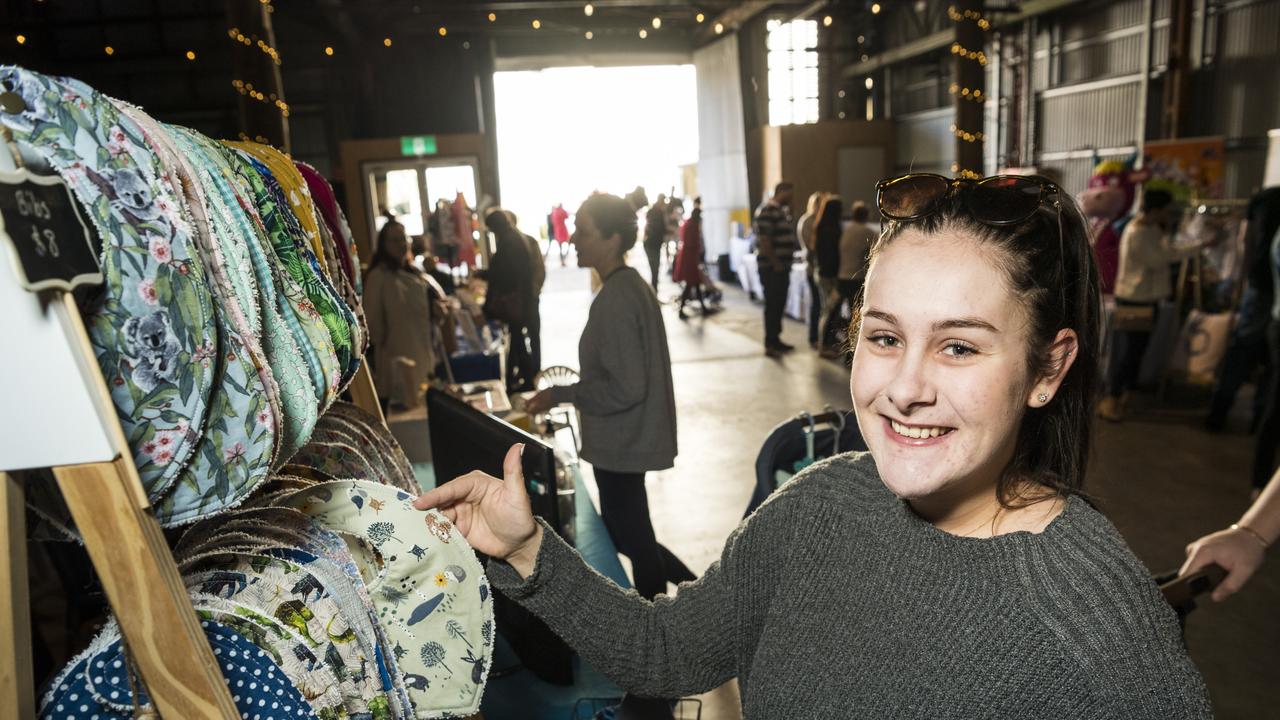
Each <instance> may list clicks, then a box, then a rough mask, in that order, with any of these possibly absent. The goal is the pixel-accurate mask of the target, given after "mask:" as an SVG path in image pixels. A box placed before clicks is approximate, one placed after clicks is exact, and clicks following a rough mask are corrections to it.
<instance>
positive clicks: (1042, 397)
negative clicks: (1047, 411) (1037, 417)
mask: <svg viewBox="0 0 1280 720" xmlns="http://www.w3.org/2000/svg"><path fill="white" fill-rule="evenodd" d="M1036 399H1037V400H1039V401H1040V402H1042V403H1047V402H1049V395H1048V393H1040V397H1038V398H1036Z"/></svg>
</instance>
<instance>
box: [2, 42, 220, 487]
mask: <svg viewBox="0 0 1280 720" xmlns="http://www.w3.org/2000/svg"><path fill="white" fill-rule="evenodd" d="M0 84H3V86H4V88H5V89H6V90H8V91H10V92H14V93H16V94H18V95H19V96H21V97H22V99H23V100H24V102H25V103H26V106H27V109H26V110H24V111H23V112H20V113H4V112H0V123H3V124H4V126H5V127H6V128H8V130H9V131H10V132H11V133H12V134H13V136H14V138H15V139H16V140H17V141H18V142H19V143H20V144H21V145H22V146H24V147H26V148H28V149H33V150H34V151H35V153H37V154H38V155H39V156H40V157H42V158H43V159H44V160H45V161H47V162H48V163H49V165H50V166H52V167H53V169H54V170H55V171H57V173H58V174H59V175H60V176H62V178H63V179H64V180H66V182H67V185H68V186H69V187H70V188H71V190H72V192H73V193H75V196H76V198H77V199H78V200H79V201H80V203H81V205H82V206H83V207H84V209H85V211H86V216H87V217H88V218H89V220H90V221H91V222H92V223H93V225H94V227H95V229H96V230H97V234H98V236H99V238H101V240H102V254H101V260H102V272H103V276H104V285H105V287H104V292H103V293H102V295H101V296H100V298H99V299H97V300H95V301H94V302H93V304H92V305H91V306H90V307H88V308H86V309H85V311H84V313H83V315H84V320H85V326H86V328H87V329H88V332H89V339H90V342H91V344H92V346H93V351H94V354H95V356H96V357H97V360H98V365H99V367H100V368H101V369H102V374H103V377H104V378H105V379H106V381H107V386H108V388H109V389H110V392H111V398H112V400H113V402H114V404H115V407H116V414H117V416H118V417H119V419H120V425H121V427H122V429H123V430H124V434H125V437H126V439H127V440H128V442H129V445H130V447H131V448H133V460H134V464H135V465H136V466H137V468H138V474H139V477H140V478H141V480H142V484H143V487H144V488H145V489H146V490H147V493H148V494H149V495H150V496H151V497H153V498H154V497H157V496H159V495H160V494H161V493H163V492H164V491H165V490H166V489H168V488H169V487H170V486H171V485H172V484H173V483H174V482H175V481H176V480H177V478H178V474H179V472H180V471H181V470H182V469H183V468H184V467H185V466H186V465H187V463H188V462H189V461H190V460H191V457H192V453H193V452H194V451H195V443H194V442H191V441H192V440H193V439H194V438H195V437H196V436H197V435H198V434H199V433H200V432H201V431H202V429H203V426H204V424H205V420H206V417H207V416H208V414H209V412H210V410H211V408H210V406H209V396H210V393H211V391H212V388H213V385H214V378H215V376H216V374H217V370H216V368H215V367H214V362H216V360H217V359H218V358H220V357H221V355H222V353H223V349H222V348H220V347H218V341H217V338H218V335H217V328H216V319H215V316H214V309H213V305H212V302H211V298H210V294H209V288H208V285H207V284H206V281H205V273H204V268H203V266H202V264H201V261H200V258H199V257H198V256H197V254H196V252H195V251H194V249H193V246H192V241H191V228H190V225H189V223H188V222H187V220H186V219H185V218H184V217H183V216H182V213H181V211H180V207H181V200H180V198H179V197H177V196H175V194H174V193H173V190H172V187H171V186H170V185H169V183H168V181H167V180H166V178H165V177H164V176H165V170H164V168H162V167H160V165H159V162H158V160H157V158H156V156H155V155H154V154H153V153H152V152H151V151H150V150H149V149H148V147H147V145H146V143H145V141H144V139H143V136H142V132H141V131H140V130H139V128H138V127H137V125H135V124H134V123H133V122H132V121H131V120H129V118H127V117H124V116H122V115H121V114H120V113H119V112H118V111H117V110H116V108H115V106H113V105H112V104H111V103H110V102H108V101H107V100H106V98H104V97H103V96H101V95H99V94H98V93H97V92H95V91H94V90H93V89H91V88H89V87H87V86H85V85H83V84H81V83H79V82H77V81H73V80H61V81H59V80H55V79H53V78H50V77H47V76H44V75H40V74H38V73H34V72H31V71H29V70H25V69H23V68H19V67H14V66H4V67H0Z"/></svg>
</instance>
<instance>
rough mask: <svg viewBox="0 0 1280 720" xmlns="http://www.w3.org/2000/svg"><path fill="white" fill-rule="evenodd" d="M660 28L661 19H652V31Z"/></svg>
mask: <svg viewBox="0 0 1280 720" xmlns="http://www.w3.org/2000/svg"><path fill="white" fill-rule="evenodd" d="M661 27H662V18H660V17H654V18H653V29H654V30H657V29H659V28H661Z"/></svg>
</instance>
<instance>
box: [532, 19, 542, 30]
mask: <svg viewBox="0 0 1280 720" xmlns="http://www.w3.org/2000/svg"><path fill="white" fill-rule="evenodd" d="M540 27H542V21H541V20H534V21H533V29H534V30H537V29H538V28H540Z"/></svg>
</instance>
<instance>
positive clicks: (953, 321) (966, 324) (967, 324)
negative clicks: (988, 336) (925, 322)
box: [862, 308, 1000, 333]
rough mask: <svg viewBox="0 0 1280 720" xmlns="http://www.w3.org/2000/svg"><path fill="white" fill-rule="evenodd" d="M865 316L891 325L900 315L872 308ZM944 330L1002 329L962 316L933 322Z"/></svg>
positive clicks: (936, 330)
mask: <svg viewBox="0 0 1280 720" xmlns="http://www.w3.org/2000/svg"><path fill="white" fill-rule="evenodd" d="M862 316H863V317H864V318H873V319H875V320H880V321H882V322H886V323H889V324H890V325H898V324H900V323H899V322H898V317H897V316H896V315H894V314H893V313H887V312H885V311H883V310H877V309H875V308H871V309H869V310H865V311H863V313H862ZM942 330H986V331H987V332H993V333H998V332H1000V329H999V328H997V327H996V326H995V325H992V324H991V323H989V322H987V321H986V320H983V319H982V318H979V317H961V318H950V319H947V320H939V321H938V322H935V323H934V324H933V331H934V332H940V331H942Z"/></svg>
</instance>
